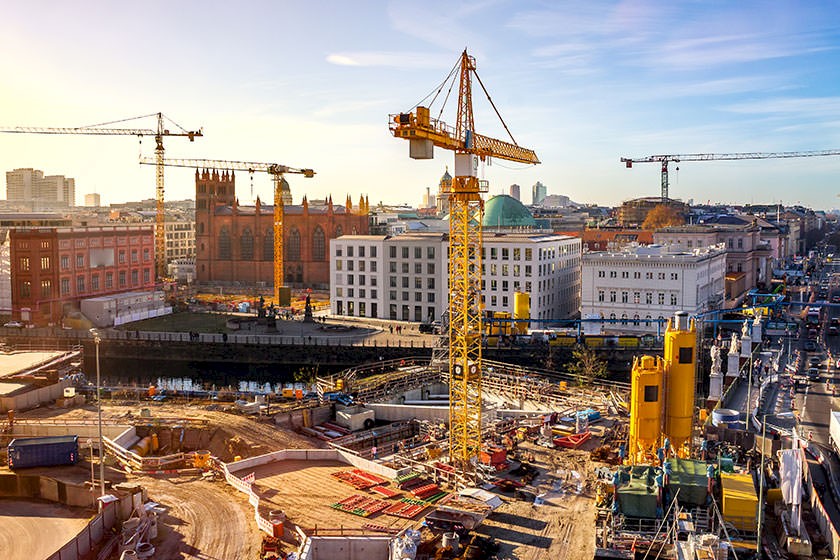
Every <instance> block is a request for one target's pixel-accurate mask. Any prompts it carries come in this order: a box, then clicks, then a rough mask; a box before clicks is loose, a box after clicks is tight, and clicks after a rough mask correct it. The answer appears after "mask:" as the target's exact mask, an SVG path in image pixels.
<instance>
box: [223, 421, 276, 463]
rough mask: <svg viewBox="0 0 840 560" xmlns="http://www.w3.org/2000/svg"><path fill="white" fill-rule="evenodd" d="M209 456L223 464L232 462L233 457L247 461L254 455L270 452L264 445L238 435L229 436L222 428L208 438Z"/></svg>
mask: <svg viewBox="0 0 840 560" xmlns="http://www.w3.org/2000/svg"><path fill="white" fill-rule="evenodd" d="M208 449H209V451H210V454H211V455H213V456H214V457H218V458H219V459H221V460H222V461H224V462H226V463H227V462H230V461H233V459H234V458H235V457H237V456H238V457H241V458H242V459H247V458H248V457H254V456H256V455H263V454H265V453H268V452H270V451H272V450H271V449H269V448H268V447H266V446H265V445H260V444H258V443H255V442H253V441H250V440H247V439H245V438H244V437H242V436H240V435H231V434H230V432H228V431H227V430H224V429H222V428H219V429H217V430H216V431H215V432H214V433H213V437H211V438H210V445H209V446H208Z"/></svg>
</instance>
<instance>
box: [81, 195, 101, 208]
mask: <svg viewBox="0 0 840 560" xmlns="http://www.w3.org/2000/svg"><path fill="white" fill-rule="evenodd" d="M85 206H93V207H94V208H99V207H100V206H102V197H101V196H100V195H99V193H87V194H86V195H85Z"/></svg>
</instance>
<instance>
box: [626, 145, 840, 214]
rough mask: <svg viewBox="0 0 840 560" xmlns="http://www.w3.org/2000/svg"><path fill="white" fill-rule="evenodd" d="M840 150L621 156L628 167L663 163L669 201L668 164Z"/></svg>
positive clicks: (664, 187) (662, 178) (829, 153)
mask: <svg viewBox="0 0 840 560" xmlns="http://www.w3.org/2000/svg"><path fill="white" fill-rule="evenodd" d="M837 155H840V150H816V151H810V152H730V153H724V154H659V155H653V156H644V157H638V158H624V157H623V158H621V162H622V163H623V164H624V166H625V167H626V168H628V169H631V168H632V167H633V164H634V163H653V162H658V163H660V164H661V165H662V167H661V171H660V193H661V197H662V202H667V201H668V188H669V179H668V164H669V163H670V162H672V161H673V162H674V163H679V162H681V161H734V160H741V159H788V158H800V157H819V156H837Z"/></svg>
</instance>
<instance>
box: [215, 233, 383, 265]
mask: <svg viewBox="0 0 840 560" xmlns="http://www.w3.org/2000/svg"><path fill="white" fill-rule="evenodd" d="M337 229H338V230H340V228H337ZM339 235H340V233H339ZM254 247H255V238H254V234H253V233H252V232H251V229H250V228H245V229H244V230H243V231H242V235H240V236H239V259H240V260H254ZM311 249H312V260H313V261H323V260H326V256H327V236H326V234H325V233H324V230H323V228H322V227H321V226H317V227H316V228H315V230H314V231H313V232H312V240H311ZM217 251H218V258H219V260H225V261H229V260H231V259H232V258H233V239H232V237H231V234H230V231H229V230H228V228H227V226H222V229H221V230H220V231H219V238H218V243H217ZM375 253H376V251H374V254H373V255H372V256H374V257H375ZM283 258H284V260H287V261H299V260H301V234H300V230H298V229H297V228H292V229H291V231H289V233H288V234H287V235H286V240H285V248H284V251H283ZM273 259H274V231H273V230H272V229H266V232H265V235H264V236H263V239H262V260H264V261H270V260H273Z"/></svg>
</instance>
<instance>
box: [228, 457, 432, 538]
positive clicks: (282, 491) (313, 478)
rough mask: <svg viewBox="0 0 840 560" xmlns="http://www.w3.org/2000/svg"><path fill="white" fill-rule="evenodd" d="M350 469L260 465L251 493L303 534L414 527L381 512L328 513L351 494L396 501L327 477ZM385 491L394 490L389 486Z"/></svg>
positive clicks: (323, 463) (324, 464)
mask: <svg viewBox="0 0 840 560" xmlns="http://www.w3.org/2000/svg"><path fill="white" fill-rule="evenodd" d="M350 469H352V467H351V466H350V465H347V464H345V463H339V462H336V461H283V462H281V463H272V464H269V465H262V466H260V467H257V468H256V469H254V474H255V475H256V482H255V484H254V489H255V490H256V492H257V493H258V494H259V496H260V498H261V500H265V507H266V508H268V509H274V510H281V511H283V512H284V513H285V514H286V517H287V519H288V520H289V521H290V522H292V523H295V524H296V525H299V526H300V527H301V528H303V529H304V530H307V531H308V530H311V529H315V528H318V529H319V530H323V529H341V528H344V529H347V528H356V529H359V528H361V527H362V525H364V524H366V523H373V524H376V525H383V526H385V527H393V528H398V529H402V528H405V527H410V526H412V525H416V524H417V523H418V521H416V520H415V521H412V520H407V519H402V518H399V517H392V516H390V515H385V514H384V513H381V512H379V513H375V514H373V515H372V516H370V517H367V518H365V517H359V516H358V515H353V514H350V513H345V512H342V511H338V510H335V509H332V508H331V507H330V505H331V504H334V503H335V502H338V501H340V500H343V499H344V498H349V497H350V496H352V495H354V494H360V495H364V496H370V497H372V498H376V499H378V500H384V501H389V502H391V501H396V500H397V499H398V498H391V499H388V498H385V497H384V496H380V495H377V494H374V493H372V492H367V491H365V490H356V489H355V488H353V487H352V486H350V485H348V484H344V483H343V482H341V481H339V480H338V479H336V478H334V477H333V476H331V473H334V472H338V471H346V470H350ZM240 474H247V472H243V473H240ZM389 488H394V487H393V485H390V486H389ZM406 497H410V496H408V495H406ZM429 511H431V510H427V511H426V513H428V512H429Z"/></svg>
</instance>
